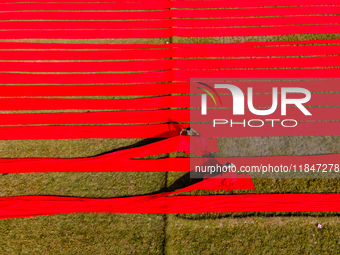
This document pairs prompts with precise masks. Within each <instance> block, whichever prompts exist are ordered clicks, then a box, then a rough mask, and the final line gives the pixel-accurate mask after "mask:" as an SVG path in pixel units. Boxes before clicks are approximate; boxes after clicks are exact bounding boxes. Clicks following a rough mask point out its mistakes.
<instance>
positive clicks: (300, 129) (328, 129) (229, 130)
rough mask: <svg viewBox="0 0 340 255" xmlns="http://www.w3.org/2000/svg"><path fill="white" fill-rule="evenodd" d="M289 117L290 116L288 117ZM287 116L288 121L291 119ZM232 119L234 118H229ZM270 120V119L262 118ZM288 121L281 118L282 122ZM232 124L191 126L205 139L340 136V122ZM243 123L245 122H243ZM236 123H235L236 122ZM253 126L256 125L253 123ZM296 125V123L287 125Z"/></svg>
mask: <svg viewBox="0 0 340 255" xmlns="http://www.w3.org/2000/svg"><path fill="white" fill-rule="evenodd" d="M288 116H289V115H288ZM288 116H287V119H289V117H288ZM230 119H232V117H230V118H229V121H230ZM261 119H269V118H266V117H265V118H261ZM284 119H286V118H285V117H281V119H280V120H281V121H282V120H284ZM247 121H248V119H246V120H245V125H244V124H243V123H242V124H233V126H232V127H231V126H230V123H228V124H225V125H216V127H213V125H212V123H211V124H195V123H193V124H191V127H192V128H193V129H195V130H196V131H198V132H199V133H200V134H201V135H203V136H205V137H264V136H338V135H340V122H300V123H298V125H297V126H296V127H283V126H282V125H281V124H280V123H275V124H274V127H275V128H273V127H272V125H271V123H265V124H264V125H263V126H262V127H258V128H254V127H250V126H248V125H247ZM242 122H243V120H242ZM234 123H235V121H234ZM251 125H255V123H252V124H251ZM285 125H294V123H285Z"/></svg>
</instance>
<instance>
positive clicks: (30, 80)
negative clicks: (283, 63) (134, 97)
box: [0, 68, 340, 85]
mask: <svg viewBox="0 0 340 255" xmlns="http://www.w3.org/2000/svg"><path fill="white" fill-rule="evenodd" d="M192 77H200V78H220V77H229V78H268V77H270V78H282V77H285V78H300V77H304V78H322V77H324V78H339V77H340V74H339V69H338V68H329V69H260V70H217V71H206V70H199V71H197V70H195V71H184V70H175V71H163V72H147V73H130V74H126V73H124V74H17V73H15V74H12V73H4V74H2V75H1V78H2V80H1V81H0V82H1V84H2V85H12V84H13V85H14V84H22V85H24V84H27V85H29V84H31V85H33V84H108V83H134V82H145V83H147V82H170V81H188V80H190V79H191V78H192Z"/></svg>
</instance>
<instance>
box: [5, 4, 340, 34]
mask: <svg viewBox="0 0 340 255" xmlns="http://www.w3.org/2000/svg"><path fill="white" fill-rule="evenodd" d="M138 6H139V7H140V6H143V5H138ZM325 21H326V23H334V22H337V19H325ZM329 21H334V22H329ZM315 23H316V22H313V23H312V24H315ZM324 23H325V22H324ZM290 24H291V23H290ZM303 24H305V23H303ZM171 26H172V21H171V20H170V19H167V20H139V21H5V22H1V28H2V29H132V28H135V29H136V28H140V29H146V28H169V27H171Z"/></svg>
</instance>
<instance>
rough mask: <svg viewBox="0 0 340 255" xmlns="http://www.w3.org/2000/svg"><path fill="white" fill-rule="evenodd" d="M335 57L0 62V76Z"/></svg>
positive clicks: (296, 62) (322, 63)
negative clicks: (16, 73) (18, 73)
mask: <svg viewBox="0 0 340 255" xmlns="http://www.w3.org/2000/svg"><path fill="white" fill-rule="evenodd" d="M339 62H340V57H339V56H334V57H333V56H329V57H308V58H300V57H296V58H261V59H167V60H149V61H138V60H135V61H121V62H44V63H42V62H0V69H1V71H3V72H6V71H7V72H11V71H12V72H13V71H18V72H114V71H115V72H116V71H154V70H169V69H173V68H177V69H223V68H232V69H235V68H279V67H286V68H288V67H335V66H338V63H339Z"/></svg>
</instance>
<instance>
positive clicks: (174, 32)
mask: <svg viewBox="0 0 340 255" xmlns="http://www.w3.org/2000/svg"><path fill="white" fill-rule="evenodd" d="M339 32H340V26H339V25H303V26H301V25H300V26H298V25H296V26H274V27H237V28H236V27H235V28H193V29H192V28H176V29H153V30H151V29H149V30H146V29H143V30H142V29H140V30H60V29H54V30H33V29H32V30H22V29H18V30H3V31H1V33H0V38H1V39H35V38H43V39H107V38H167V37H172V36H179V37H211V36H265V35H289V34H322V33H339Z"/></svg>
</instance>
